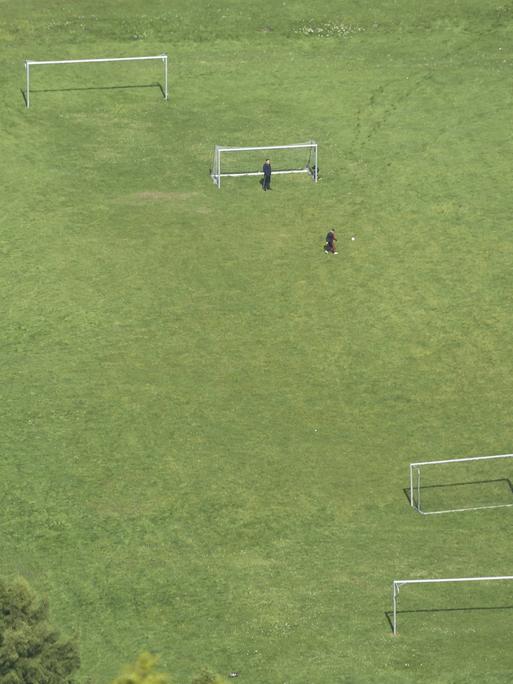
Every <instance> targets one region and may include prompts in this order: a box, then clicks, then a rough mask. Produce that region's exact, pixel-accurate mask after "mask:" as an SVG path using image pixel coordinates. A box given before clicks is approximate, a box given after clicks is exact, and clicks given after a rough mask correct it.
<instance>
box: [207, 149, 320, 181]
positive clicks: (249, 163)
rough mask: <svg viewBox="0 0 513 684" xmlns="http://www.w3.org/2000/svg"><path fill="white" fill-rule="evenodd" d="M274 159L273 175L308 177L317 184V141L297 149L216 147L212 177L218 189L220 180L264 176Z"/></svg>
mask: <svg viewBox="0 0 513 684" xmlns="http://www.w3.org/2000/svg"><path fill="white" fill-rule="evenodd" d="M267 154H268V155H269V156H271V155H272V159H271V164H272V173H273V175H278V174H288V173H305V174H308V175H309V176H310V178H311V179H312V180H313V181H314V183H317V180H318V169H319V164H318V146H317V143H316V142H315V140H310V141H309V142H305V143H297V144H295V145H267V146H255V147H250V146H247V147H228V146H222V145H216V146H215V148H214V156H213V160H212V167H211V170H210V177H211V178H212V182H213V183H214V185H216V186H217V187H218V188H220V187H221V178H227V177H240V176H261V175H262V165H263V162H264V160H265V158H266V156H267Z"/></svg>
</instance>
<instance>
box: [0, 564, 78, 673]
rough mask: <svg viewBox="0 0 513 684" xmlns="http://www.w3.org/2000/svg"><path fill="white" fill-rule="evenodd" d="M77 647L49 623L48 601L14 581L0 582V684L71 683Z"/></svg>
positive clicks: (23, 583)
mask: <svg viewBox="0 0 513 684" xmlns="http://www.w3.org/2000/svg"><path fill="white" fill-rule="evenodd" d="M79 667H80V657H79V653H78V645H77V643H76V641H75V640H74V639H65V638H63V637H61V636H60V634H59V632H58V631H57V630H56V629H55V628H54V627H52V626H51V625H50V623H49V609H48V602H47V601H46V600H45V599H41V598H39V597H38V596H37V594H36V593H35V592H34V591H33V589H31V587H30V586H29V584H28V582H26V581H25V580H24V579H22V578H18V579H16V580H14V581H13V582H8V581H6V580H2V579H0V684H74V682H75V679H74V677H73V673H74V672H76V671H77V670H78V668H79Z"/></svg>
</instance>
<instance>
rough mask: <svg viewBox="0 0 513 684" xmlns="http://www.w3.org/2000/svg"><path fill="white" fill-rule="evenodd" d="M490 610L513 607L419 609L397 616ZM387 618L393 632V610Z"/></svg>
mask: <svg viewBox="0 0 513 684" xmlns="http://www.w3.org/2000/svg"><path fill="white" fill-rule="evenodd" d="M488 610H513V606H471V607H469V608H418V609H415V610H398V611H397V613H396V615H398V616H399V615H407V614H408V613H410V614H412V613H466V612H472V611H488ZM385 618H386V620H387V622H388V624H389V626H390V630H391V631H392V632H393V631H394V622H393V618H394V612H393V611H392V610H385Z"/></svg>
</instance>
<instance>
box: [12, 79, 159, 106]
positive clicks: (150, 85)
mask: <svg viewBox="0 0 513 684" xmlns="http://www.w3.org/2000/svg"><path fill="white" fill-rule="evenodd" d="M137 88H158V89H159V90H160V92H161V94H162V97H166V93H165V91H164V88H163V87H162V84H161V83H158V82H157V83H144V84H141V85H134V84H131V85H112V86H74V87H72V88H31V89H30V92H31V93H39V94H40V93H73V92H81V91H84V92H85V91H88V90H130V89H137ZM20 90H21V95H22V97H23V100H24V102H25V106H26V105H27V93H26V92H25V90H23V88H20Z"/></svg>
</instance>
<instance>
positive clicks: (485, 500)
mask: <svg viewBox="0 0 513 684" xmlns="http://www.w3.org/2000/svg"><path fill="white" fill-rule="evenodd" d="M512 480H513V454H498V455H494V456H468V457H465V458H451V459H444V460H438V461H420V462H418V463H410V486H409V499H410V505H411V507H412V508H414V509H415V510H416V511H418V512H419V513H422V514H423V515H435V514H440V513H459V512H462V511H476V510H480V509H484V508H505V507H510V506H513V485H512Z"/></svg>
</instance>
